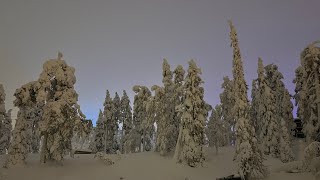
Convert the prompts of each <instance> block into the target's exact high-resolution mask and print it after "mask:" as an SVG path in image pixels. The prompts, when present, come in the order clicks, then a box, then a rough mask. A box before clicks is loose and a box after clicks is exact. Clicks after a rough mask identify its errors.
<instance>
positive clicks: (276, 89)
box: [265, 64, 294, 130]
mask: <svg viewBox="0 0 320 180" xmlns="http://www.w3.org/2000/svg"><path fill="white" fill-rule="evenodd" d="M265 71H266V82H267V84H268V86H269V87H270V88H271V90H272V91H273V94H274V96H275V99H276V101H275V105H276V118H277V119H281V118H283V119H284V120H285V121H286V124H287V128H288V130H291V129H292V128H293V126H294V122H293V115H292V110H293V105H292V102H291V95H290V93H289V91H288V89H287V88H286V87H285V84H284V83H283V75H282V73H281V72H279V70H278V66H277V65H274V64H269V65H267V66H266V67H265Z"/></svg>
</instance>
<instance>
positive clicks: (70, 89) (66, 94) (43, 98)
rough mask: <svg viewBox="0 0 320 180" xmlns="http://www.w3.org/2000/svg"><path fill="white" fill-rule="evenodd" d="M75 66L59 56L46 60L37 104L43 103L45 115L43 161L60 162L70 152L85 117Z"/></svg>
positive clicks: (41, 124)
mask: <svg viewBox="0 0 320 180" xmlns="http://www.w3.org/2000/svg"><path fill="white" fill-rule="evenodd" d="M74 73H75V69H74V68H73V67H71V66H69V65H67V63H66V62H65V61H64V60H62V54H61V53H58V57H57V59H51V60H48V61H46V62H45V63H44V65H43V71H42V72H41V74H40V77H39V79H38V82H39V92H38V96H37V97H36V98H37V102H38V103H40V104H41V103H43V104H44V106H43V115H42V118H41V120H40V122H39V129H40V133H41V135H42V136H43V138H42V143H41V144H42V146H41V147H42V148H41V156H40V161H41V162H42V163H45V162H46V161H48V160H50V161H55V162H57V163H60V162H61V161H62V160H63V156H64V154H65V153H66V152H68V151H71V138H72V136H73V130H74V128H75V127H76V126H78V125H80V124H81V123H82V119H84V118H85V116H84V114H82V112H81V111H80V106H79V105H78V104H77V101H78V94H77V93H76V91H75V89H74V84H75V83H76V77H75V75H74Z"/></svg>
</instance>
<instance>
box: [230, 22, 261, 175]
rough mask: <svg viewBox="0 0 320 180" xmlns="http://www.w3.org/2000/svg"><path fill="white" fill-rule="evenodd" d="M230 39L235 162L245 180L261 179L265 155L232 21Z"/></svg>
mask: <svg viewBox="0 0 320 180" xmlns="http://www.w3.org/2000/svg"><path fill="white" fill-rule="evenodd" d="M229 25H230V29H231V32H230V38H231V47H232V48H233V71H232V72H233V89H234V91H233V93H232V95H233V99H234V100H235V103H234V107H233V109H232V111H233V114H234V118H235V122H236V125H235V130H236V144H235V145H236V152H235V158H234V159H235V161H236V163H237V165H238V173H239V174H240V176H241V177H242V178H244V179H251V178H261V177H264V176H266V168H265V166H264V165H263V155H262V152H261V150H260V149H259V147H258V142H257V138H256V137H255V130H254V128H253V127H252V125H251V124H250V120H249V118H248V117H249V103H248V96H247V88H248V87H247V84H246V82H245V79H244V71H243V64H242V60H241V54H240V49H239V44H238V37H237V33H236V30H235V28H234V26H233V24H232V22H231V21H229Z"/></svg>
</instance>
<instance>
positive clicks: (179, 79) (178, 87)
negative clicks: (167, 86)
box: [173, 65, 185, 129]
mask: <svg viewBox="0 0 320 180" xmlns="http://www.w3.org/2000/svg"><path fill="white" fill-rule="evenodd" d="M173 75H174V80H173V83H174V87H175V88H174V99H175V107H178V106H182V104H183V96H184V89H183V83H184V76H185V70H184V69H183V67H182V66H181V65H178V66H177V68H176V69H175V70H174V71H173ZM181 115H182V114H181V113H180V112H178V111H175V114H174V119H175V120H174V122H175V123H176V126H177V129H179V125H180V123H181Z"/></svg>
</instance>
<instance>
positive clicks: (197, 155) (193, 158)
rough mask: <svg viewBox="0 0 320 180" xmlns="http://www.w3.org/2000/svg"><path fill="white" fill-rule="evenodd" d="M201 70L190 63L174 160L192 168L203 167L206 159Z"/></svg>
mask: <svg viewBox="0 0 320 180" xmlns="http://www.w3.org/2000/svg"><path fill="white" fill-rule="evenodd" d="M200 74H201V69H200V68H198V67H197V65H196V63H195V62H194V61H193V60H191V61H189V69H188V74H187V76H186V78H185V84H184V89H185V95H184V103H183V106H182V107H181V109H180V111H182V124H181V126H180V128H181V129H182V130H180V131H179V133H181V134H179V139H178V142H177V145H176V146H177V147H176V151H175V155H174V158H176V160H177V162H182V163H186V164H188V165H189V166H191V167H197V166H199V165H202V163H203V161H204V159H205V157H204V153H203V144H204V128H205V121H206V120H205V117H204V113H203V112H204V104H205V102H204V100H203V90H201V84H202V83H203V81H202V80H201V77H200Z"/></svg>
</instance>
